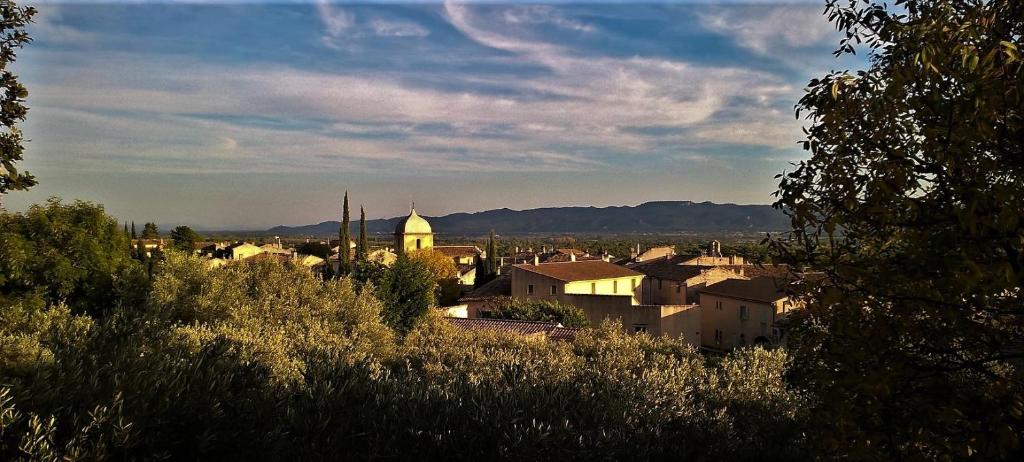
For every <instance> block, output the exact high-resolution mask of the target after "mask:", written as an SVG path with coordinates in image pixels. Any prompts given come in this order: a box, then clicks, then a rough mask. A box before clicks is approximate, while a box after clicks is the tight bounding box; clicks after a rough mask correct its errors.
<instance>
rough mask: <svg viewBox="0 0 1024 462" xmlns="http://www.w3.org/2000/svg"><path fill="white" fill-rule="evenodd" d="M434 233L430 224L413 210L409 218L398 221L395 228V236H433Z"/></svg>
mask: <svg viewBox="0 0 1024 462" xmlns="http://www.w3.org/2000/svg"><path fill="white" fill-rule="evenodd" d="M432 232H433V231H431V230H430V223H427V220H424V219H423V217H421V216H419V215H417V214H416V209H412V212H410V213H409V216H407V217H405V218H403V219H401V220H398V226H395V234H431V233H432Z"/></svg>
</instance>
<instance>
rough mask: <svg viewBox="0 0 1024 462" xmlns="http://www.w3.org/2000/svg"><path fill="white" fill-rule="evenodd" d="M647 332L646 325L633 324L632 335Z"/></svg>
mask: <svg viewBox="0 0 1024 462" xmlns="http://www.w3.org/2000/svg"><path fill="white" fill-rule="evenodd" d="M645 332H647V324H633V333H634V334H640V333H645Z"/></svg>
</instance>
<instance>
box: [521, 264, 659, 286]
mask: <svg viewBox="0 0 1024 462" xmlns="http://www.w3.org/2000/svg"><path fill="white" fill-rule="evenodd" d="M513 267H514V268H516V269H520V270H524V271H529V272H531V273H537V274H542V275H544V276H547V277H550V278H554V279H558V280H559V281H565V282H572V281H590V280H594V279H609V278H628V277H636V276H643V274H642V273H638V272H636V271H633V270H631V269H629V268H626V267H623V266H619V265H616V264H613V263H608V262H606V261H604V260H586V261H574V262H562V263H541V264H540V265H513Z"/></svg>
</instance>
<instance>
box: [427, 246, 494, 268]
mask: <svg viewBox="0 0 1024 462" xmlns="http://www.w3.org/2000/svg"><path fill="white" fill-rule="evenodd" d="M434 250H436V251H438V252H441V253H443V254H445V255H447V256H448V258H451V259H452V262H454V263H455V265H456V266H458V265H474V264H476V259H477V258H478V257H479V258H487V252H484V251H483V250H480V248H479V247H477V246H475V245H435V246H434Z"/></svg>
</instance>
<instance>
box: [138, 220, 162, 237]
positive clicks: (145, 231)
mask: <svg viewBox="0 0 1024 462" xmlns="http://www.w3.org/2000/svg"><path fill="white" fill-rule="evenodd" d="M142 238H143V239H159V238H160V230H158V229H157V227H156V223H146V224H145V225H144V226H143V228H142Z"/></svg>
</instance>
